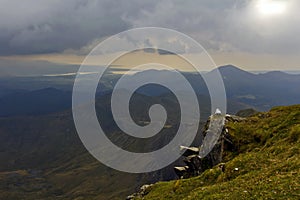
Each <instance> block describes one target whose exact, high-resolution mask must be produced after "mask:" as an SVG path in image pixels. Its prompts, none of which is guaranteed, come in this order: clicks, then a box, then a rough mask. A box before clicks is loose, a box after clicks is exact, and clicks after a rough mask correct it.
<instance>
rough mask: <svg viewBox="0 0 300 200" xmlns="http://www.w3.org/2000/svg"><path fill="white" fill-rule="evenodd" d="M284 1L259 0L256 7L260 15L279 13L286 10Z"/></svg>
mask: <svg viewBox="0 0 300 200" xmlns="http://www.w3.org/2000/svg"><path fill="white" fill-rule="evenodd" d="M286 7H287V5H286V2H285V1H280V0H260V1H259V2H258V3H257V8H258V10H259V12H260V13H261V14H262V15H265V16H270V15H279V14H283V13H284V12H285V11H286Z"/></svg>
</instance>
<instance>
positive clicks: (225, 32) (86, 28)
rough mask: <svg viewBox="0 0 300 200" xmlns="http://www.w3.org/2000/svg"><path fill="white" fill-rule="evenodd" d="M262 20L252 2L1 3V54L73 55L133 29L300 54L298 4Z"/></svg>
mask: <svg viewBox="0 0 300 200" xmlns="http://www.w3.org/2000/svg"><path fill="white" fill-rule="evenodd" d="M286 1H287V2H288V4H287V9H288V12H287V13H285V14H284V15H281V16H275V17H271V18H262V17H261V16H259V14H258V13H257V11H256V8H255V5H256V3H257V0H222V1H219V0H201V1H199V0H187V1H180V0H174V1H171V0H149V1H146V0H144V1H140V0H131V1H126V0H63V1H62V0H40V1H36V0H23V1H20V0H0V5H1V6H0V55H14V54H38V53H59V52H75V53H78V54H86V53H88V51H89V50H90V49H91V47H93V45H94V44H96V43H97V42H99V41H101V40H102V39H103V38H106V37H108V36H110V35H112V34H116V33H118V32H120V31H124V30H127V29H129V28H133V27H143V26H159V27H166V28H172V29H175V30H178V31H181V32H183V33H186V34H188V35H190V36H192V37H193V38H195V39H196V40H197V41H198V42H200V43H201V44H202V45H203V46H204V47H205V48H207V49H212V50H217V51H243V52H252V53H281V54H287V53H293V54H298V53H299V52H300V38H299V37H298V36H299V35H300V14H299V12H298V10H297V8H299V6H300V3H299V1H297V0H286Z"/></svg>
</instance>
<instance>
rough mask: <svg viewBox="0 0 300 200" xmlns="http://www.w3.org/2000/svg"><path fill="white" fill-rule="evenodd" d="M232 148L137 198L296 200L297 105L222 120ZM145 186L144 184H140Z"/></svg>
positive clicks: (299, 188)
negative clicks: (192, 173)
mask: <svg viewBox="0 0 300 200" xmlns="http://www.w3.org/2000/svg"><path fill="white" fill-rule="evenodd" d="M226 126H227V128H228V130H229V133H230V134H231V136H232V139H233V141H234V143H235V145H236V147H237V151H235V152H234V153H230V152H228V153H227V154H226V156H225V157H224V164H225V169H223V170H222V169H221V168H220V167H219V166H216V167H214V168H213V169H209V170H206V171H205V172H204V173H203V174H201V175H200V176H198V177H194V178H190V179H181V180H175V181H170V182H159V183H156V184H154V185H152V186H150V187H147V188H146V190H145V189H144V190H143V191H142V192H143V194H144V195H143V196H142V197H141V198H142V199H299V198H300V184H299V183H300V159H299V153H300V144H299V138H300V105H295V106H289V107H276V108H273V109H272V110H271V111H270V112H267V113H257V114H255V115H254V116H252V117H249V118H247V119H246V120H245V121H242V122H229V123H227V124H226ZM144 188H145V187H144Z"/></svg>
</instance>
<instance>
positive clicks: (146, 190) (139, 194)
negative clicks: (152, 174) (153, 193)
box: [126, 184, 153, 200]
mask: <svg viewBox="0 0 300 200" xmlns="http://www.w3.org/2000/svg"><path fill="white" fill-rule="evenodd" d="M152 185H153V184H150V185H143V186H142V187H141V188H140V190H139V191H138V192H137V193H134V194H132V195H129V196H127V197H126V200H132V199H136V198H142V197H143V196H145V195H146V194H148V193H149V191H150V188H151V187H152Z"/></svg>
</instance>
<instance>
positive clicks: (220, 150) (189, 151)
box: [174, 114, 244, 178]
mask: <svg viewBox="0 0 300 200" xmlns="http://www.w3.org/2000/svg"><path fill="white" fill-rule="evenodd" d="M216 115H218V117H220V114H216ZM214 117H216V116H215V115H212V116H211V117H210V118H209V119H208V120H207V122H206V125H205V127H204V131H203V136H204V137H206V136H209V134H214V133H213V132H212V131H211V129H209V126H210V123H212V120H213V119H214ZM223 119H224V121H225V123H224V125H223V128H222V132H221V135H220V137H219V138H218V140H217V142H216V144H215V145H214V147H213V148H212V150H211V151H210V153H209V154H208V155H206V156H205V157H201V156H200V155H199V152H201V148H204V147H203V146H201V147H183V146H181V147H180V149H181V150H182V151H185V152H184V153H183V156H184V159H183V161H184V163H185V164H186V166H180V167H174V170H175V173H176V174H177V176H178V177H179V178H189V177H193V176H197V175H199V174H201V173H202V172H204V171H205V170H207V169H210V168H212V167H214V166H216V165H218V164H220V163H221V162H222V159H223V155H224V153H225V152H226V151H234V150H235V145H234V144H233V141H232V137H231V135H230V133H229V131H228V129H227V128H226V123H228V122H229V121H231V122H239V121H242V120H244V118H241V117H238V116H234V115H223ZM224 168H225V166H224V165H220V169H224Z"/></svg>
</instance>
